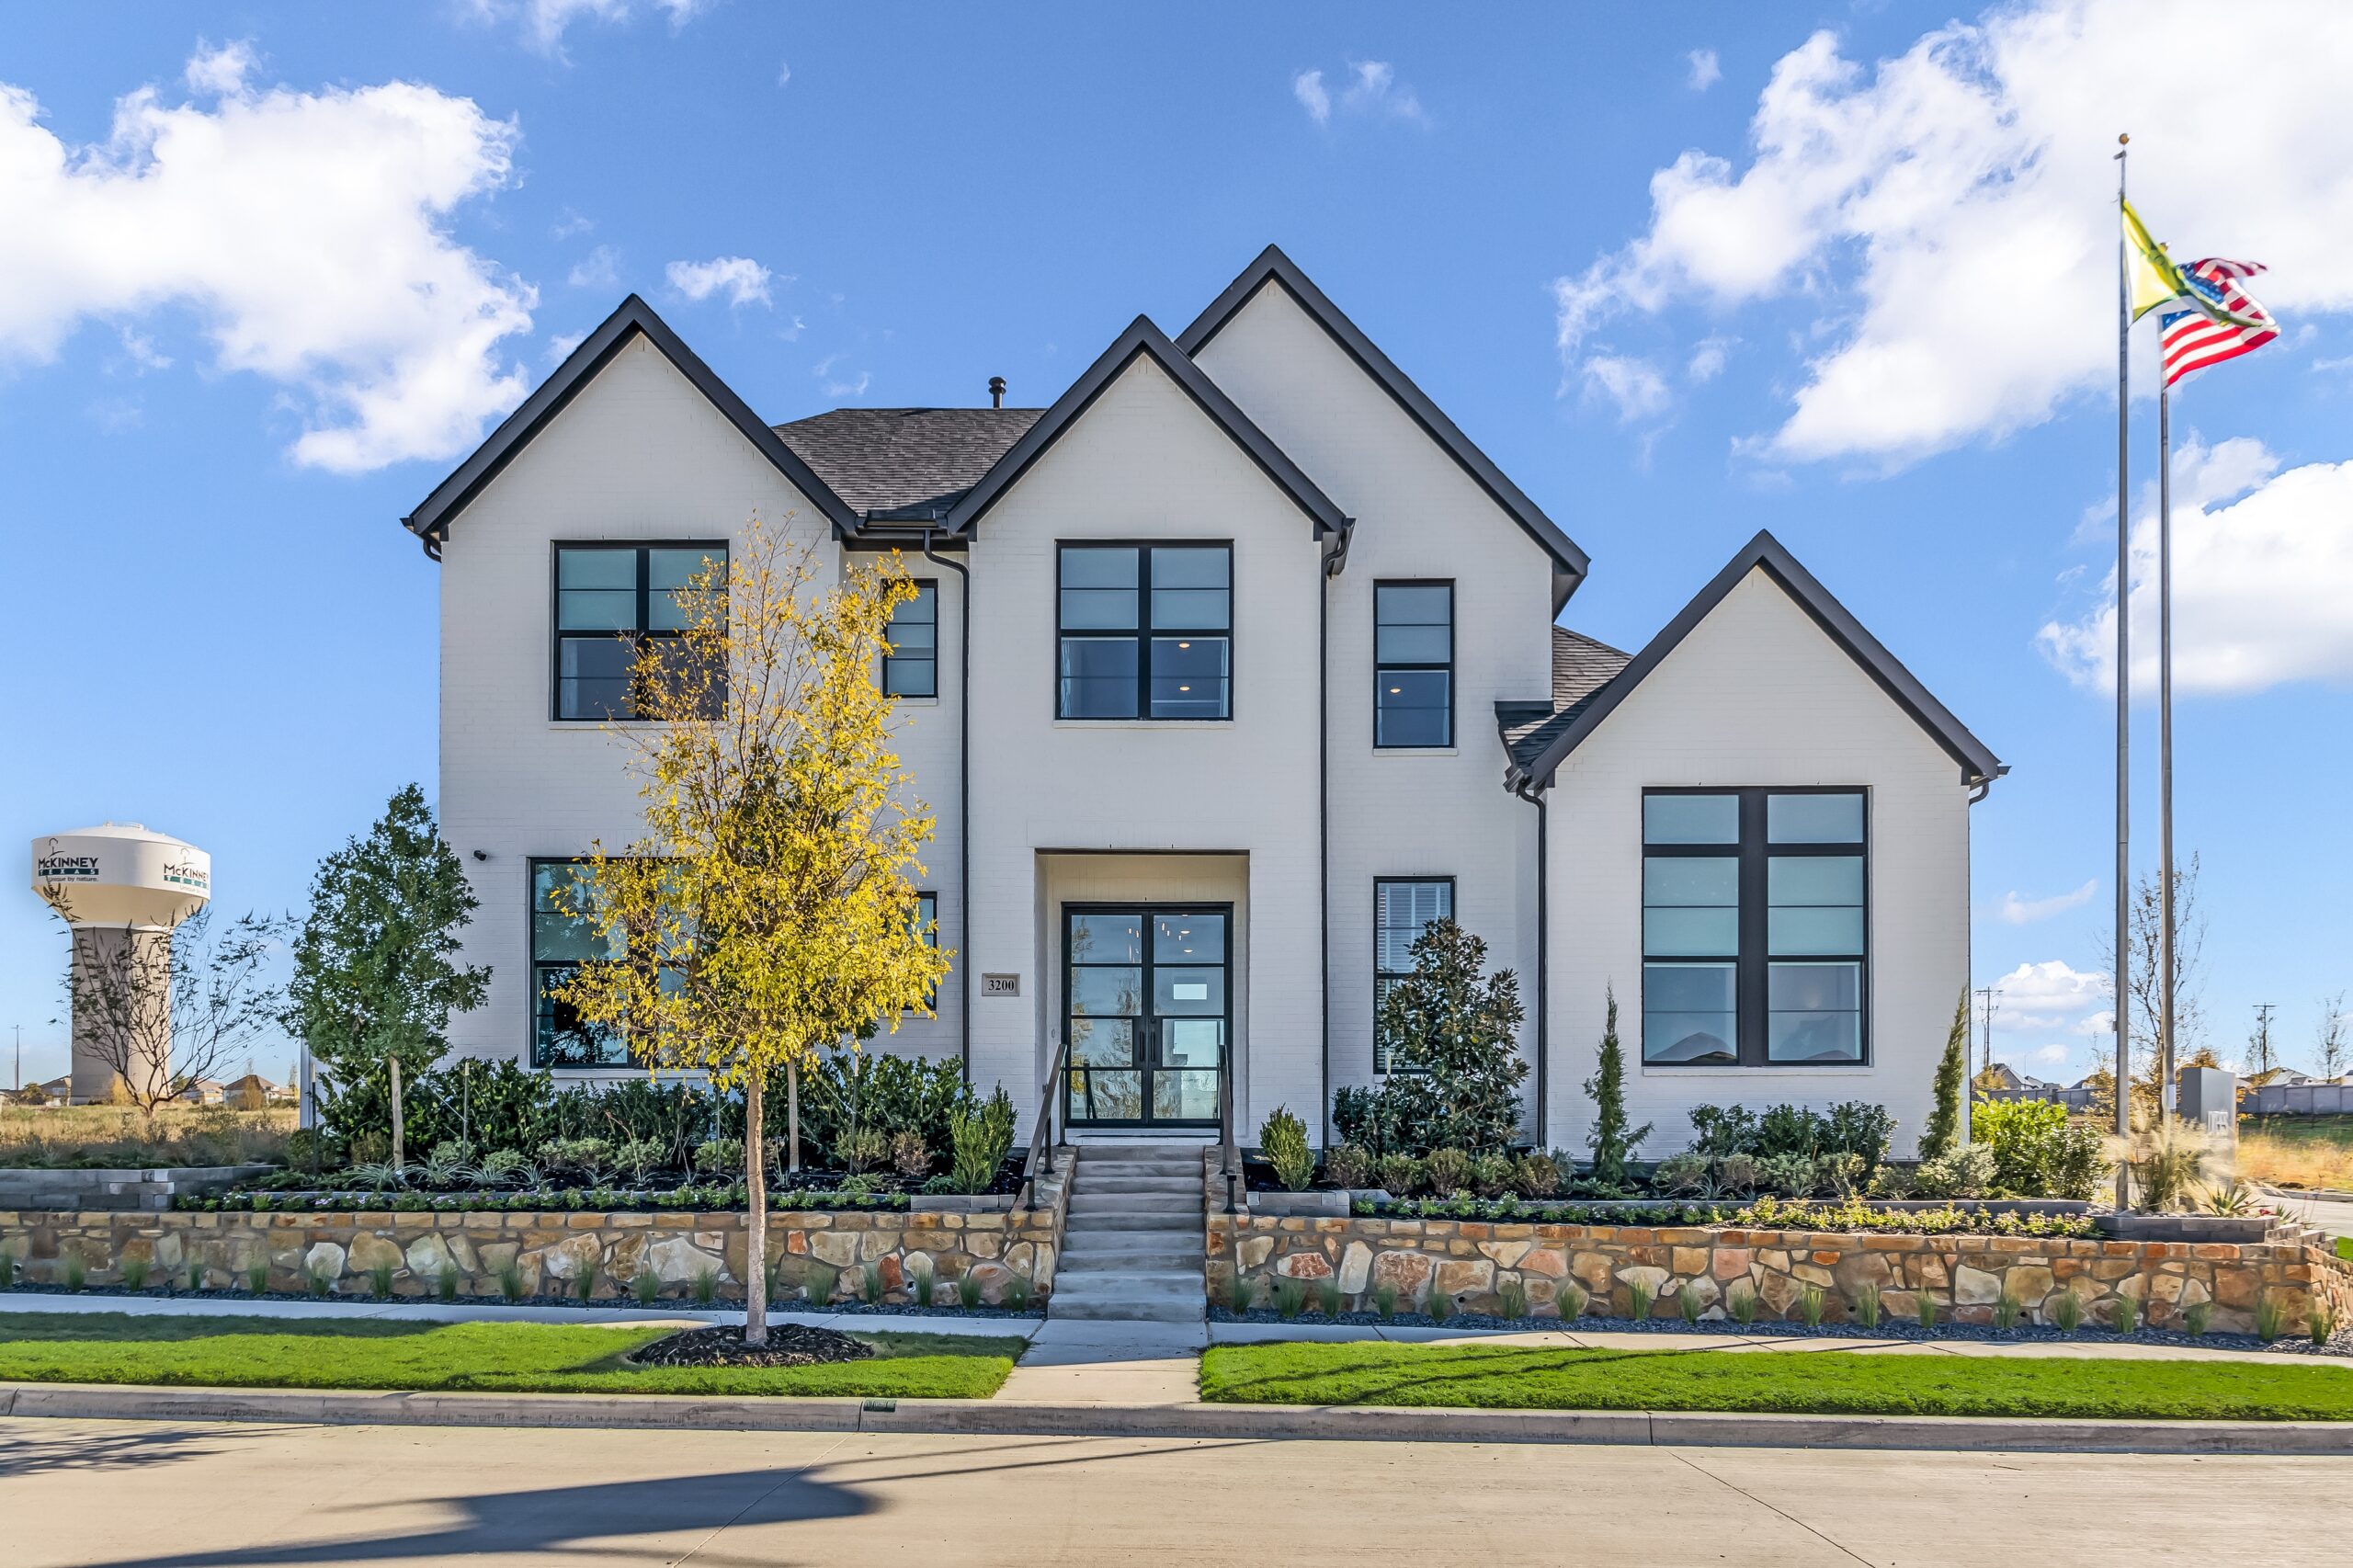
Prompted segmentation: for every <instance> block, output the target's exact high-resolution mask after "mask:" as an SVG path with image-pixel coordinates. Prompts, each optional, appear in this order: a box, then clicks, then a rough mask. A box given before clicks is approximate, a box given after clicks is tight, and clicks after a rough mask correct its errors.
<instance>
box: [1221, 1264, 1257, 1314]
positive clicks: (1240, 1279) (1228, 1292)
mask: <svg viewBox="0 0 2353 1568" xmlns="http://www.w3.org/2000/svg"><path fill="white" fill-rule="evenodd" d="M1252 1294H1253V1290H1252V1286H1251V1283H1250V1277H1249V1276H1248V1275H1246V1274H1245V1273H1243V1272H1242V1270H1241V1269H1240V1268H1238V1267H1237V1268H1236V1269H1235V1270H1234V1271H1233V1274H1232V1275H1230V1276H1228V1277H1227V1278H1226V1281H1225V1310H1226V1311H1227V1312H1232V1313H1233V1315H1234V1316H1236V1317H1240V1316H1241V1315H1242V1314H1243V1313H1245V1312H1248V1311H1249V1310H1250V1298H1251V1296H1252Z"/></svg>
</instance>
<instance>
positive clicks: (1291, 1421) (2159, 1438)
mask: <svg viewBox="0 0 2353 1568" xmlns="http://www.w3.org/2000/svg"><path fill="white" fill-rule="evenodd" d="M0 1416H17V1417H27V1418H30V1417H42V1418H50V1419H79V1420H146V1421H309V1422H316V1423H320V1424H322V1425H330V1426H535V1427H576V1426H605V1427H628V1428H663V1429H667V1428H680V1427H696V1428H701V1429H705V1430H712V1429H723V1430H729V1431H785V1432H858V1433H883V1432H901V1433H907V1434H911V1435H916V1434H919V1435H926V1436H957V1435H970V1436H983V1435H984V1436H1012V1435H1027V1436H1033V1437H1166V1438H1198V1437H1240V1438H1251V1439H1256V1440H1260V1441H1266V1440H1272V1439H1300V1440H1310V1441H1317V1440H1320V1441H1334V1440H1337V1441H1352V1442H1353V1441H1364V1442H1465V1443H1587V1444H1589V1443H1617V1444H1630V1445H1636V1446H1659V1447H1688V1448H1811V1449H1820V1448H1835V1449H1941V1450H1947V1451H1970V1452H2044V1453H2178V1454H2353V1421H2083V1420H2040V1419H2037V1420H2018V1419H2012V1418H2009V1417H2002V1416H1969V1415H1763V1414H1748V1413H1741V1412H1711V1411H1658V1412H1652V1411H1640V1410H1626V1411H1615V1410H1476V1409H1430V1408H1427V1407H1412V1406H1406V1407H1399V1406H1391V1405H1349V1406H1318V1405H1275V1404H1206V1403H1189V1404H1167V1405H1154V1404H1051V1403H1030V1402H1022V1403H1006V1402H1005V1401H1001V1400H983V1399H976V1400H904V1401H892V1400H858V1399H779V1398H774V1397H769V1396H763V1395H745V1396H726V1395H703V1394H650V1393H648V1394H494V1393H404V1392H375V1391H369V1390H352V1389H221V1388H157V1387H145V1386H140V1385H131V1384H108V1383H0Z"/></svg>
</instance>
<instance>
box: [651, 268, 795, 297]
mask: <svg viewBox="0 0 2353 1568" xmlns="http://www.w3.org/2000/svg"><path fill="white" fill-rule="evenodd" d="M664 275H665V277H667V278H669V279H670V287H671V288H673V289H676V290H677V291H678V292H679V293H681V294H684V295H685V296H686V297H687V298H688V299H689V300H693V301H698V302H699V301H704V300H708V299H710V297H711V296H712V295H713V294H717V293H721V292H722V291H723V292H724V293H725V294H726V295H727V303H728V304H729V305H730V306H732V307H733V308H735V309H737V310H741V309H742V308H743V307H744V306H745V305H773V304H774V303H775V302H776V301H773V300H771V299H769V298H768V285H769V284H770V283H771V282H773V281H775V280H776V275H775V274H774V273H772V272H770V271H769V270H768V269H767V267H762V266H761V265H760V264H759V263H758V262H756V261H754V260H753V259H752V258H751V257H750V256H713V257H712V258H711V259H710V260H709V261H674V262H672V263H671V264H670V265H669V266H668V267H665V269H664ZM784 281H786V282H788V283H789V282H790V281H791V279H790V278H786V279H785V280H784Z"/></svg>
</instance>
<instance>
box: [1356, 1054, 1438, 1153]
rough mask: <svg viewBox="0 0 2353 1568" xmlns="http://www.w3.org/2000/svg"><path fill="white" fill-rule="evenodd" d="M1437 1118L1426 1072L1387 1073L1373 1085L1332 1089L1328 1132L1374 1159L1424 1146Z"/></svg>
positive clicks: (1425, 1146)
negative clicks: (1329, 1130)
mask: <svg viewBox="0 0 2353 1568" xmlns="http://www.w3.org/2000/svg"><path fill="white" fill-rule="evenodd" d="M1437 1118H1438V1095H1437V1093H1436V1091H1435V1090H1433V1089H1432V1088H1431V1087H1430V1085H1429V1080H1428V1075H1427V1074H1421V1073H1392V1074H1389V1075H1388V1076H1387V1077H1385V1078H1383V1079H1382V1080H1381V1083H1380V1085H1378V1086H1374V1087H1368V1086H1365V1085H1342V1086H1341V1087H1339V1088H1337V1089H1335V1090H1333V1091H1332V1132H1333V1135H1334V1136H1335V1137H1336V1138H1338V1139H1339V1140H1340V1141H1341V1142H1344V1143H1354V1144H1356V1145H1357V1146H1358V1147H1359V1148H1361V1149H1363V1150H1364V1151H1365V1152H1366V1153H1369V1154H1370V1155H1371V1156H1372V1157H1373V1158H1374V1159H1376V1160H1379V1159H1383V1158H1385V1157H1387V1156H1389V1155H1391V1154H1415V1153H1420V1152H1422V1151H1423V1150H1426V1149H1427V1148H1428V1147H1429V1146H1430V1139H1431V1135H1432V1130H1433V1129H1434V1128H1435V1127H1436V1125H1437Z"/></svg>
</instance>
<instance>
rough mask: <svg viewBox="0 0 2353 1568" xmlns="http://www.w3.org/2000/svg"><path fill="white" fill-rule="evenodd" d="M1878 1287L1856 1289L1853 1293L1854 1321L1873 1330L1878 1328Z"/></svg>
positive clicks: (1868, 1286)
mask: <svg viewBox="0 0 2353 1568" xmlns="http://www.w3.org/2000/svg"><path fill="white" fill-rule="evenodd" d="M1879 1314H1880V1297H1879V1287H1878V1286H1876V1285H1863V1286H1860V1287H1858V1288H1857V1290H1856V1291H1855V1321H1856V1322H1857V1323H1859V1324H1862V1325H1863V1326H1864V1327H1865V1328H1870V1329H1875V1328H1877V1327H1879Z"/></svg>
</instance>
